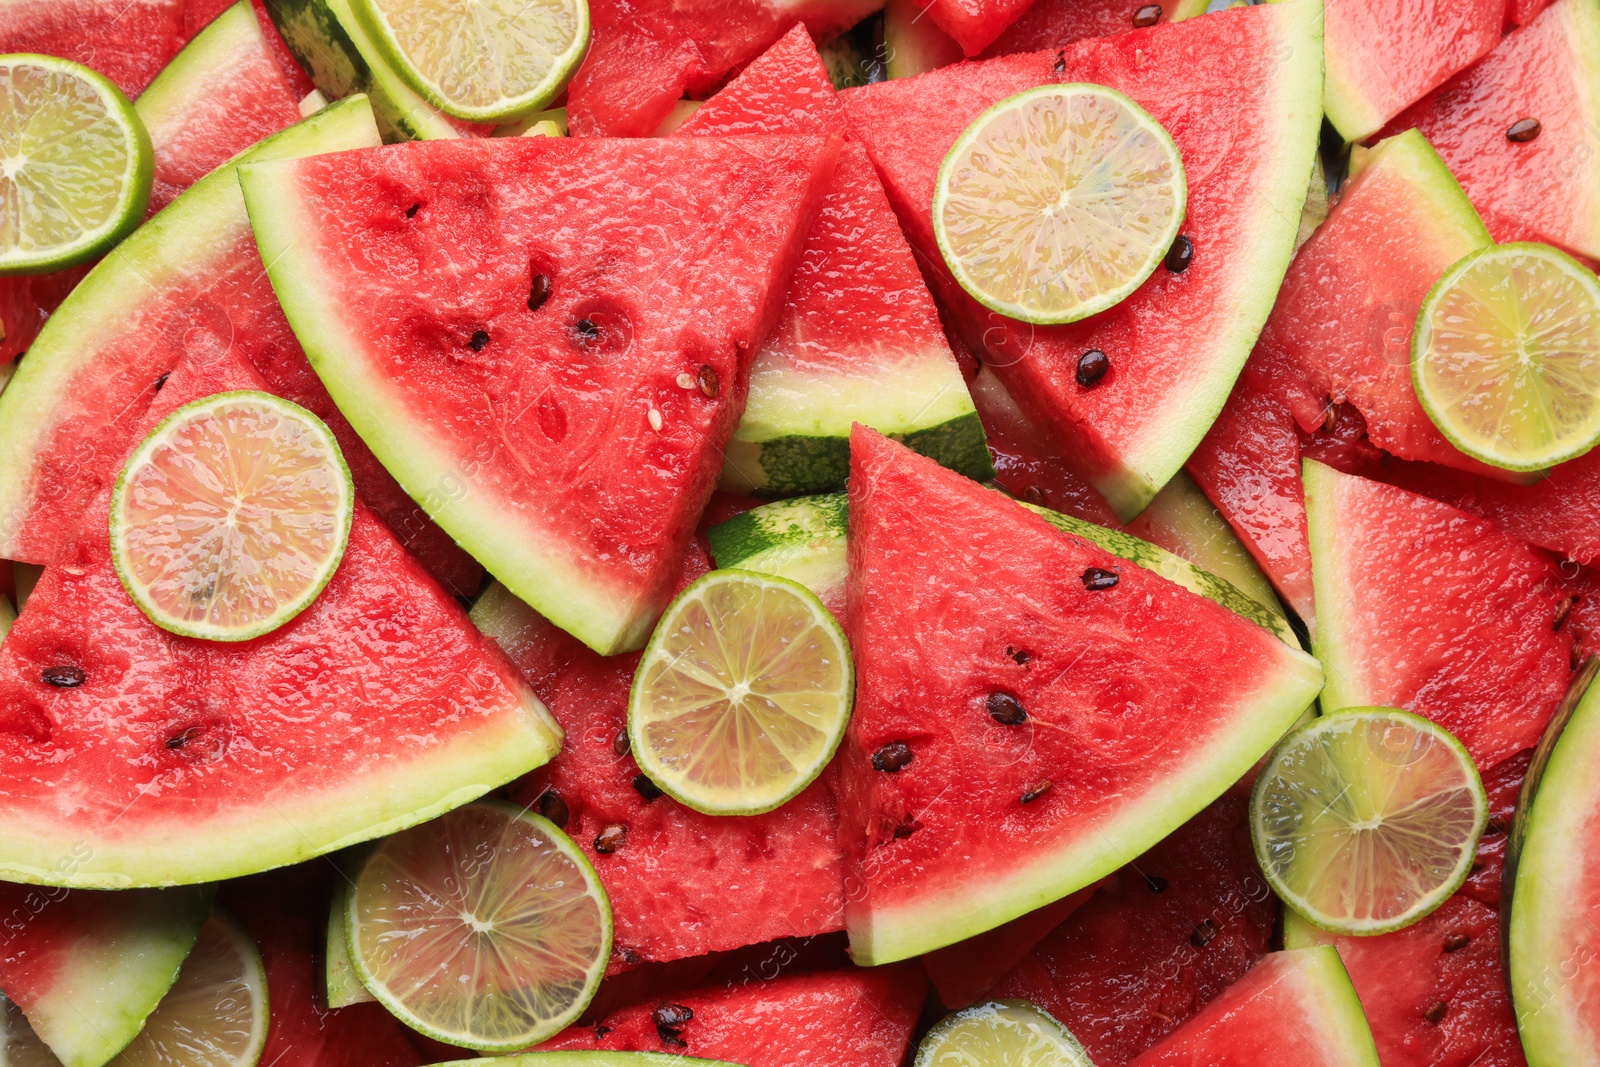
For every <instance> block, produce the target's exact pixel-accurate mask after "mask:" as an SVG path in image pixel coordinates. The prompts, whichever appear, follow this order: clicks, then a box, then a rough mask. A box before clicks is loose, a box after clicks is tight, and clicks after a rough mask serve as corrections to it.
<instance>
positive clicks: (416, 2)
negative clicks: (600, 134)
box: [350, 0, 589, 123]
mask: <svg viewBox="0 0 1600 1067" xmlns="http://www.w3.org/2000/svg"><path fill="white" fill-rule="evenodd" d="M350 7H351V10H352V12H353V14H354V15H355V17H356V20H357V21H358V22H359V23H360V24H361V26H362V28H363V29H365V30H366V31H367V33H368V34H369V35H370V36H371V38H372V40H373V42H374V43H375V44H376V45H377V48H378V51H379V52H380V53H381V54H382V56H383V58H384V59H385V60H387V61H388V63H389V65H390V67H392V68H393V70H394V71H395V73H397V74H398V75H400V78H401V79H402V80H403V81H405V82H406V84H407V85H409V86H410V87H411V88H412V89H414V90H415V91H416V92H417V93H419V94H421V96H422V97H423V98H424V99H425V100H427V101H428V103H430V104H432V105H433V106H434V107H436V108H438V109H439V110H440V111H442V112H444V113H445V114H446V115H450V116H453V117H455V118H458V119H463V120H465V121H467V122H483V123H508V122H515V121H517V120H518V119H521V118H524V117H525V116H527V115H529V114H531V113H533V112H536V111H539V110H540V109H541V108H543V107H544V106H545V105H546V104H548V103H549V102H550V101H551V100H553V99H554V98H555V97H556V95H557V94H558V93H560V92H561V90H562V88H563V87H564V86H565V85H566V84H567V80H568V79H569V78H571V77H572V74H573V72H574V71H575V70H577V68H578V64H580V63H582V62H583V57H584V54H585V53H586V52H587V51H588V48H589V5H588V2H587V0H476V2H475V3H473V4H470V5H463V4H461V3H459V2H453V0H350ZM451 8H454V9H455V10H450V9H451ZM468 9H470V10H468ZM485 18H495V19H497V20H498V21H499V26H498V27H497V29H498V30H499V32H498V33H496V32H491V31H490V30H489V29H488V28H487V27H485V26H484V23H483V20H484V19H485ZM513 30H514V31H516V32H521V33H523V34H525V36H524V37H523V39H522V40H520V41H511V40H508V39H507V37H506V34H507V32H511V31H513ZM540 31H542V32H540ZM535 37H538V39H535ZM424 47H428V48H434V49H439V48H441V47H442V48H443V49H445V50H446V51H448V52H449V54H448V55H446V54H436V55H434V56H433V57H432V58H433V59H434V60H436V61H439V63H442V66H440V65H439V63H432V64H430V63H425V62H419V61H418V59H416V58H414V55H413V53H415V52H417V51H418V50H420V49H421V48H424ZM530 61H531V62H532V64H533V66H534V70H535V72H536V73H538V75H539V76H538V77H537V79H536V80H533V79H529V78H528V77H527V73H528V72H527V71H526V70H523V71H519V72H518V73H520V74H522V75H523V77H521V78H519V79H517V80H519V81H521V82H523V83H524V84H518V85H515V86H514V87H513V90H512V91H510V92H507V91H506V89H505V87H504V86H503V84H502V83H503V82H504V81H505V80H506V78H507V76H508V75H507V70H506V66H507V64H508V63H513V62H515V63H520V64H522V65H523V66H524V67H526V66H527V65H528V64H529V62H530ZM541 63H542V64H543V69H542V70H540V69H539V65H540V64H541ZM424 66H429V67H430V68H434V69H429V70H424V69H423V67H424ZM474 71H475V72H476V76H474V73H473V72H474ZM495 86H498V88H495Z"/></svg>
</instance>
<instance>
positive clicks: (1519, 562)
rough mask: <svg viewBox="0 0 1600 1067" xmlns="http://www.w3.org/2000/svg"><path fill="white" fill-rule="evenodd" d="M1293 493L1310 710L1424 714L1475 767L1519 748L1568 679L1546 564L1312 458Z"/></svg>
mask: <svg viewBox="0 0 1600 1067" xmlns="http://www.w3.org/2000/svg"><path fill="white" fill-rule="evenodd" d="M1305 489H1306V516H1307V520H1308V525H1309V532H1310V539H1311V561H1312V578H1313V581H1314V584H1315V586H1316V597H1317V634H1316V642H1315V645H1316V652H1317V657H1318V658H1319V659H1320V660H1322V662H1323V663H1324V664H1325V665H1326V666H1327V671H1328V685H1327V688H1326V689H1324V690H1323V692H1322V706H1323V709H1324V710H1325V711H1332V710H1336V709H1339V708H1350V707H1367V706H1382V707H1399V708H1406V709H1408V710H1411V711H1414V712H1416V713H1418V714H1419V715H1425V716H1427V717H1428V718H1429V719H1432V720H1433V721H1435V722H1437V723H1439V724H1440V725H1441V726H1443V727H1444V728H1445V729H1447V730H1449V731H1450V732H1451V733H1452V734H1454V735H1455V736H1456V737H1457V738H1458V739H1459V740H1460V741H1461V743H1462V744H1463V745H1465V746H1466V747H1467V751H1468V752H1470V753H1472V758H1473V760H1474V761H1475V762H1476V763H1477V765H1478V766H1479V768H1488V767H1492V766H1494V765H1495V764H1496V763H1499V762H1500V761H1501V760H1503V759H1505V758H1506V757H1508V756H1510V755H1512V754H1513V753H1515V752H1517V751H1519V750H1521V749H1524V748H1527V747H1529V746H1530V745H1532V744H1533V743H1534V741H1535V740H1537V739H1538V737H1539V732H1540V730H1542V729H1543V728H1544V724H1545V720H1546V719H1548V718H1549V716H1550V713H1551V712H1552V711H1553V710H1554V709H1555V706H1556V704H1557V702H1558V701H1559V700H1560V699H1561V695H1562V693H1564V692H1565V691H1566V688H1567V682H1568V679H1569V678H1570V676H1571V666H1570V662H1569V661H1570V658H1571V654H1572V634H1571V633H1570V632H1569V631H1567V630H1565V629H1558V628H1557V624H1558V621H1559V619H1560V618H1561V617H1562V614H1561V613H1562V605H1563V601H1564V599H1565V594H1564V593H1563V592H1562V590H1561V588H1560V584H1561V583H1560V581H1559V579H1558V576H1557V572H1556V568H1555V566H1554V565H1553V564H1552V563H1551V561H1550V560H1549V559H1548V558H1547V557H1545V556H1542V555H1540V554H1538V553H1536V552H1534V551H1533V550H1532V549H1530V548H1529V547H1528V546H1527V545H1525V544H1523V543H1522V542H1521V541H1518V540H1516V539H1515V538H1513V537H1510V536H1508V535H1507V534H1506V533H1504V532H1503V531H1501V530H1500V529H1499V528H1497V527H1496V526H1494V524H1492V523H1489V522H1486V521H1485V520H1483V519H1479V518H1475V517H1474V516H1471V515H1468V514H1466V513H1465V512H1462V511H1457V510H1456V509H1455V508H1452V507H1450V506H1449V505H1447V504H1441V503H1439V502H1438V501H1435V500H1429V499H1428V498H1426V497H1422V496H1418V495H1416V494H1415V493H1409V492H1407V491H1406V490H1404V489H1399V488H1396V487H1394V486H1391V485H1384V484H1382V483H1380V482H1373V481H1368V480H1367V479H1365V478H1359V477H1356V476H1354V475H1349V474H1341V473H1340V472H1338V471H1336V470H1334V469H1333V468H1331V467H1328V466H1324V465H1323V464H1321V463H1318V462H1316V461H1315V460H1309V459H1308V460H1306V461H1305Z"/></svg>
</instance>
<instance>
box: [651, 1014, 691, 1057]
mask: <svg viewBox="0 0 1600 1067" xmlns="http://www.w3.org/2000/svg"><path fill="white" fill-rule="evenodd" d="M693 1018H694V1009H693V1008H690V1007H686V1006H685V1005H683V1004H663V1005H661V1007H659V1008H657V1009H656V1010H655V1011H653V1012H651V1013H650V1021H651V1022H653V1023H655V1024H656V1036H657V1037H659V1038H661V1043H662V1044H664V1045H673V1046H675V1047H677V1048H682V1047H683V1044H684V1042H683V1028H684V1027H685V1026H686V1025H688V1023H689V1020H691V1019H693Z"/></svg>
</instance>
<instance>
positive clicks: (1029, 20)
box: [983, 0, 1206, 59]
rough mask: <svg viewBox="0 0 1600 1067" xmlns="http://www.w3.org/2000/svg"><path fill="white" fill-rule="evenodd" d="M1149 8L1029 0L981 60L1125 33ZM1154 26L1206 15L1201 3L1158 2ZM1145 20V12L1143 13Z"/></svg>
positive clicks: (1127, 1) (1123, 0)
mask: <svg viewBox="0 0 1600 1067" xmlns="http://www.w3.org/2000/svg"><path fill="white" fill-rule="evenodd" d="M1150 6H1152V5H1150V4H1146V3H1142V2H1140V0H1033V3H1031V4H1029V5H1028V9H1027V10H1026V11H1024V12H1023V13H1022V14H1021V16H1019V17H1018V18H1017V21H1015V22H1013V23H1012V24H1011V25H1010V26H1007V27H1006V28H1005V30H1004V31H1003V32H1001V34H1000V36H999V37H996V38H995V39H994V42H993V43H992V44H990V45H989V46H988V47H987V48H985V49H984V50H983V58H986V59H987V58H990V57H993V56H1008V55H1015V54H1016V53H1019V52H1042V51H1045V50H1046V49H1051V48H1061V47H1063V46H1064V45H1069V44H1071V43H1072V42H1074V41H1081V40H1084V39H1085V38H1088V37H1110V36H1111V35H1112V34H1115V33H1126V32H1127V31H1129V30H1131V29H1135V28H1136V27H1137V26H1138V25H1139V23H1137V22H1136V21H1135V20H1134V16H1135V15H1136V14H1137V13H1138V12H1140V11H1141V10H1142V9H1146V8H1149V7H1150ZM1154 6H1156V7H1159V8H1160V9H1161V17H1160V18H1159V19H1158V20H1157V21H1158V22H1181V21H1182V20H1184V19H1188V18H1194V17H1195V16H1196V15H1204V14H1205V13H1206V3H1205V0H1161V2H1160V3H1157V4H1155V5H1154ZM1143 17H1144V18H1149V12H1148V11H1146V12H1145V13H1144V16H1143Z"/></svg>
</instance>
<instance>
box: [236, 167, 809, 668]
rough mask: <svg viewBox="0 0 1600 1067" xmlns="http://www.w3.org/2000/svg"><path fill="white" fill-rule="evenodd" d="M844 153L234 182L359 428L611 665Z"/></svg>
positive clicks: (315, 174) (433, 510) (644, 630)
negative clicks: (532, 292) (395, 324)
mask: <svg viewBox="0 0 1600 1067" xmlns="http://www.w3.org/2000/svg"><path fill="white" fill-rule="evenodd" d="M837 149H838V141H837V139H828V140H825V139H823V138H820V137H809V138H801V137H795V138H784V137H748V138H713V137H684V138H671V139H667V140H638V141H623V140H607V141H580V140H573V139H568V138H555V137H505V138H494V139H487V140H475V141H470V140H469V141H459V142H457V141H451V142H437V143H427V144H413V145H406V146H404V147H402V148H390V149H384V150H379V151H371V152H366V153H362V154H346V155H341V156H323V157H321V158H318V159H308V160H301V161H298V162H294V163H285V164H283V165H278V166H267V167H247V168H244V169H242V170H241V172H240V173H241V184H242V185H243V187H244V190H245V197H246V200H247V202H248V203H249V208H250V214H251V220H252V222H253V223H254V225H255V227H256V234H257V240H258V242H259V244H260V247H261V250H262V259H263V260H264V261H265V262H266V263H267V264H268V266H267V272H268V274H269V276H270V277H271V279H272V284H273V287H274V288H275V289H276V290H277V292H278V297H279V299H280V301H281V302H282V304H283V307H284V311H285V313H286V314H287V315H288V317H289V321H290V323H291V324H292V325H293V326H294V328H295V332H296V333H297V334H298V335H299V337H300V341H301V343H302V344H303V345H304V346H305V349H306V352H307V354H308V355H309V356H310V358H311V361H312V363H313V365H314V366H316V368H317V373H318V374H319V375H320V376H321V377H322V379H323V381H324V382H326V383H327V385H328V391H329V392H330V393H331V394H332V395H333V398H334V400H335V401H337V402H338V403H339V405H340V407H341V409H342V410H343V411H344V412H345V413H346V414H347V416H348V417H349V418H350V420H351V423H352V425H354V426H355V427H356V429H357V431H358V432H360V433H361V435H362V437H363V438H364V439H365V440H366V442H367V443H368V445H369V446H371V448H372V450H373V452H374V453H376V454H377V456H378V457H379V458H380V459H381V460H382V461H383V462H384V465H385V466H386V467H387V468H388V469H389V470H390V471H391V472H393V473H394V475H395V477H396V478H398V479H399V481H400V484H401V485H403V486H405V487H406V488H407V490H408V491H409V492H410V494H411V496H412V497H413V498H414V499H416V500H417V501H419V502H420V503H421V505H422V507H423V509H424V510H426V511H427V512H428V513H429V514H430V515H431V516H432V517H433V518H434V520H435V521H437V522H438V523H439V525H440V526H442V527H443V528H444V529H445V530H447V531H449V532H450V533H451V534H452V535H453V536H454V537H455V538H456V540H457V541H459V542H460V543H461V545H463V546H464V547H465V548H466V549H467V551H469V552H471V553H472V554H473V556H475V557H476V558H477V559H478V560H479V561H481V562H482V563H483V564H484V566H486V567H487V568H488V569H489V570H490V571H492V572H493V573H494V575H495V576H496V577H497V578H498V579H499V580H500V581H501V582H503V583H504V584H505V585H506V587H507V588H509V589H510V590H511V591H512V592H513V593H515V594H516V595H517V596H518V597H519V598H521V599H522V600H524V601H526V602H527V603H528V604H529V605H531V606H532V607H533V608H534V609H535V610H537V611H538V612H539V613H540V614H542V615H544V616H545V617H546V618H548V619H550V620H551V621H553V622H555V623H556V624H557V625H558V626H561V627H562V628H563V629H565V630H567V631H568V632H570V633H572V634H574V635H575V636H577V637H578V638H579V639H580V640H582V641H584V643H586V644H588V645H589V646H590V647H591V648H594V649H595V650H596V651H599V652H600V653H601V654H603V655H609V654H611V653H614V652H619V651H623V650H626V649H631V648H638V647H639V646H641V645H642V644H643V643H644V640H645V638H646V636H648V634H649V632H650V627H651V626H652V625H653V624H654V622H655V619H656V616H657V615H658V614H659V613H660V611H661V609H662V608H664V607H665V606H666V602H667V594H668V592H669V587H670V585H671V582H672V578H673V568H674V567H675V566H676V563H677V559H678V557H679V555H681V554H682V552H683V551H684V548H685V547H686V546H687V544H688V542H689V537H690V535H691V534H692V532H693V529H694V525H695V522H696V520H697V519H698V518H699V515H700V511H701V509H702V508H703V507H704V506H705V503H706V500H707V498H708V497H709V496H710V494H711V490H712V488H713V486H714V484H715V480H716V478H717V474H718V472H719V471H720V469H721V466H722V449H723V447H724V446H725V445H726V443H727V441H728V438H729V435H730V434H731V433H732V432H733V429H734V426H735V423H736V420H737V419H738V417H739V412H740V409H741V408H742V406H743V401H744V396H745V385H746V381H747V375H748V371H749V365H750V352H751V351H752V350H753V349H754V347H755V346H756V345H758V344H759V343H760V341H761V339H762V337H763V336H765V334H766V332H767V329H768V327H769V326H770V324H771V323H772V322H773V320H774V319H775V318H776V317H777V313H778V312H779V310H780V308H781V301H782V293H783V285H784V281H785V280H786V279H787V278H788V276H789V274H790V272H791V269H792V267H793V264H794V262H795V260H796V258H797V257H798V255H799V253H800V246H801V242H802V240H803V238H804V236H805V231H806V229H807V227H808V225H809V223H810V220H811V216H812V214H813V212H814V209H815V207H816V204H817V201H818V198H819V197H820V196H821V194H822V192H823V190H824V188H825V183H826V181H827V178H828V177H829V175H830V174H831V173H832V168H833V163H834V160H835V158H836V156H837ZM357 178H358V179H359V180H353V179H357ZM647 190H648V191H649V195H645V191H647ZM413 209H415V210H413ZM375 242H377V243H376V244H375ZM380 244H381V246H382V251H378V248H379V245H380ZM530 249H531V250H532V252H531V262H530ZM469 263H470V266H469ZM536 279H537V280H541V281H539V282H538V286H537V290H536V293H535V295H533V296H530V295H529V294H530V284H531V283H533V282H535V280H536ZM689 294H692V296H690V295H689ZM393 322H404V323H406V326H405V327H404V328H403V329H399V330H396V329H392V328H390V325H389V324H390V323H393ZM702 383H703V384H702Z"/></svg>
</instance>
